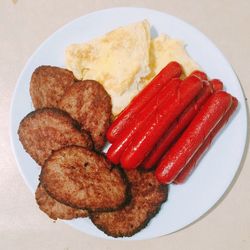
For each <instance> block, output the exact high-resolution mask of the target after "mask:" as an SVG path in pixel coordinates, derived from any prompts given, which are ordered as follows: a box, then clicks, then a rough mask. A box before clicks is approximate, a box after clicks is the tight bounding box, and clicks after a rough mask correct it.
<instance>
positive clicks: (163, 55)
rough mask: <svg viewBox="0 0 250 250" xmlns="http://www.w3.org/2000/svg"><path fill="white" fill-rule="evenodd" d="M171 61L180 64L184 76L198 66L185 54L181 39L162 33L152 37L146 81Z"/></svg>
mask: <svg viewBox="0 0 250 250" xmlns="http://www.w3.org/2000/svg"><path fill="white" fill-rule="evenodd" d="M173 61H175V62H178V63H179V64H181V65H182V68H183V73H184V74H183V75H184V76H188V75H190V74H191V73H192V72H193V71H194V70H198V69H199V68H200V67H199V65H198V64H197V63H196V62H195V61H194V60H193V59H192V58H190V56H189V55H188V54H187V52H186V50H185V44H184V43H183V42H182V41H179V40H176V39H172V38H170V37H169V36H167V35H163V34H162V35H160V36H158V37H156V38H154V39H152V40H151V46H150V70H151V74H150V75H148V76H147V77H146V83H147V82H149V81H150V80H151V79H152V77H154V76H155V75H157V74H158V73H159V72H160V71H161V69H162V68H163V67H165V65H167V64H168V63H170V62H173Z"/></svg>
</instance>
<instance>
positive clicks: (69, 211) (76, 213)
mask: <svg viewBox="0 0 250 250" xmlns="http://www.w3.org/2000/svg"><path fill="white" fill-rule="evenodd" d="M35 196H36V202H37V204H38V205H39V208H40V209H41V210H42V211H43V212H44V213H46V214H47V215H48V216H49V217H50V218H51V219H53V220H56V219H62V220H71V219H74V218H79V217H87V216H88V211H87V210H84V209H76V208H72V207H70V206H66V205H64V204H62V203H60V202H58V201H56V200H55V199H53V198H52V197H51V196H50V195H49V194H48V193H47V192H46V191H45V189H44V188H43V186H42V185H41V184H39V185H38V187H37V189H36V193H35Z"/></svg>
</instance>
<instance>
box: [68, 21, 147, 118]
mask: <svg viewBox="0 0 250 250" xmlns="http://www.w3.org/2000/svg"><path fill="white" fill-rule="evenodd" d="M149 48H150V25H149V23H148V21H146V20H144V21H142V22H137V23H133V24H130V25H127V26H125V27H120V28H118V29H116V30H114V31H111V32H109V33H107V34H106V35H104V36H102V37H100V38H97V39H94V40H93V41H90V42H88V43H85V44H73V45H70V46H69V47H68V48H67V49H66V66H67V68H68V69H69V70H71V71H73V74H74V75H75V77H76V78H77V79H79V80H84V79H93V80H96V81H98V82H100V83H101V84H102V85H103V86H104V88H105V89H106V91H107V92H108V93H109V94H110V96H111V99H112V104H113V105H112V106H113V110H112V111H113V114H114V115H117V114H119V113H120V112H121V111H122V110H123V109H124V108H125V107H126V106H127V105H128V104H129V102H130V101H131V99H132V98H133V97H134V96H135V95H136V94H137V93H138V92H139V90H140V89H141V87H140V86H139V85H140V83H139V81H140V79H141V78H142V77H145V76H146V75H148V74H149V72H150V69H149Z"/></svg>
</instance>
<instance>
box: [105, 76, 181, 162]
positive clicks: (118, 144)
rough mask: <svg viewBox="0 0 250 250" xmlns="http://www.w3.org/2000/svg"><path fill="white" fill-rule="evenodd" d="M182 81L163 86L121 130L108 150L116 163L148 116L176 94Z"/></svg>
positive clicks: (175, 80) (175, 79)
mask: <svg viewBox="0 0 250 250" xmlns="http://www.w3.org/2000/svg"><path fill="white" fill-rule="evenodd" d="M180 83H181V80H180V79H177V78H174V79H172V80H171V81H170V82H169V83H168V84H166V86H164V87H163V89H162V91H160V92H159V93H158V94H157V95H156V96H155V98H152V99H151V100H150V101H149V102H148V103H147V104H146V105H145V107H144V108H143V109H142V110H141V112H138V115H136V116H135V117H134V119H132V120H131V121H130V122H129V123H128V125H127V126H126V128H124V129H123V130H122V131H121V134H120V136H119V138H117V139H116V140H115V142H114V143H113V144H112V145H111V147H110V148H109V150H108V152H107V157H108V159H109V160H110V161H111V162H113V163H114V164H118V163H119V162H120V157H121V154H122V153H123V152H124V150H125V149H126V148H127V146H128V145H129V143H130V142H131V140H132V139H133V136H134V135H135V133H136V132H137V131H138V130H139V129H141V128H142V127H143V124H144V123H145V122H146V120H147V119H148V117H149V116H150V115H151V114H152V113H153V112H154V111H155V110H156V109H157V108H158V106H159V105H162V103H163V102H166V100H167V99H169V98H170V97H171V96H172V95H174V94H175V93H176V91H177V89H178V87H179V85H180Z"/></svg>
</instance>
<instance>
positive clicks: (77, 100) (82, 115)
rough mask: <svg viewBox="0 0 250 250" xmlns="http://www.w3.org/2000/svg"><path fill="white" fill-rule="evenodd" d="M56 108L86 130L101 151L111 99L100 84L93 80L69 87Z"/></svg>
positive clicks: (109, 113)
mask: <svg viewBox="0 0 250 250" xmlns="http://www.w3.org/2000/svg"><path fill="white" fill-rule="evenodd" d="M58 107H59V108H60V109H62V110H65V111H67V112H68V113H69V114H70V115H71V116H72V117H73V118H74V119H76V120H77V121H78V122H79V123H80V125H81V127H82V129H84V130H87V131H88V132H89V133H90V134H91V137H92V139H93V142H94V145H95V148H96V149H97V150H101V149H102V148H103V146H104V144H105V142H106V140H105V139H106V136H105V134H106V131H107V129H108V127H109V125H110V121H111V114H112V112H111V108H112V106H111V99H110V96H109V95H108V94H107V92H106V91H105V89H104V88H103V86H102V85H101V84H99V83H98V82H96V81H94V80H85V81H79V82H76V83H75V84H73V85H72V86H70V87H69V88H68V89H67V91H66V93H65V94H64V96H63V97H62V99H61V100H60V102H59V104H58Z"/></svg>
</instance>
